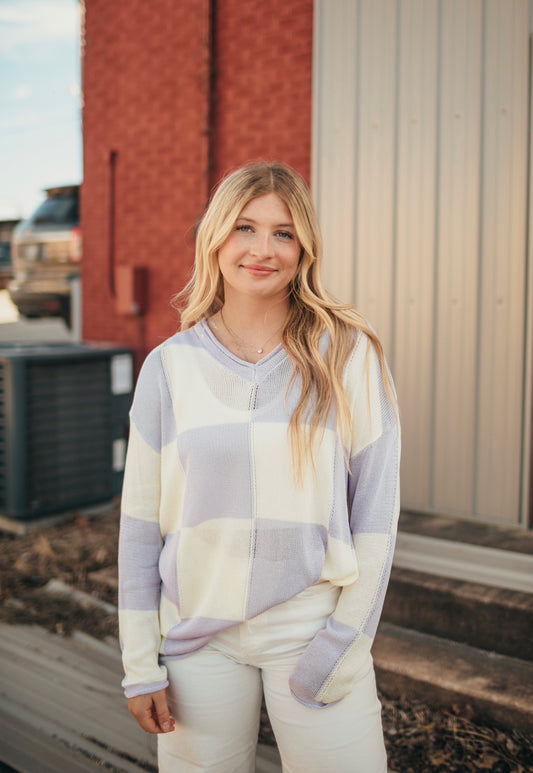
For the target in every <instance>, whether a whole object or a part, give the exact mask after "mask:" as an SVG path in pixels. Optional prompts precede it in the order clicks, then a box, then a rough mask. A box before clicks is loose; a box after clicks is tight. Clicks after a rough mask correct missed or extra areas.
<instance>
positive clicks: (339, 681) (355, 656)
mask: <svg viewBox="0 0 533 773" xmlns="http://www.w3.org/2000/svg"><path fill="white" fill-rule="evenodd" d="M335 617H336V615H335ZM371 646H372V639H371V638H370V637H369V636H367V635H366V634H362V635H361V637H360V638H359V639H358V641H357V644H356V645H354V646H353V647H352V648H351V649H349V650H348V653H347V654H346V655H345V656H344V658H343V659H342V660H341V662H340V664H339V665H338V666H337V668H336V669H335V671H334V672H333V674H332V675H331V679H330V680H329V681H328V682H327V683H326V684H325V685H324V687H323V688H322V690H320V692H319V693H318V695H317V696H316V697H317V700H319V701H322V702H323V703H333V701H338V700H341V698H344V696H345V695H348V693H349V692H350V691H351V689H352V687H353V684H354V681H355V679H356V678H357V672H358V671H359V670H360V669H361V668H362V667H363V666H364V665H365V664H366V662H367V659H368V653H369V652H370V648H371Z"/></svg>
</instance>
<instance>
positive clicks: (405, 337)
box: [313, 0, 531, 524]
mask: <svg viewBox="0 0 533 773" xmlns="http://www.w3.org/2000/svg"><path fill="white" fill-rule="evenodd" d="M530 5H531V3H530V0H440V2H439V1H438V0H423V1H422V0H336V2H334V3H332V2H328V1H327V0H317V1H316V3H315V43H316V45H315V61H314V146H313V156H314V160H313V163H314V181H313V186H314V190H315V193H316V199H317V206H318V210H319V217H320V220H321V224H322V228H323V231H324V239H325V244H326V249H327V255H328V257H329V260H328V263H327V265H326V266H325V271H324V277H325V280H326V284H327V285H328V286H329V287H330V288H331V290H332V291H333V292H335V293H336V294H337V295H339V296H341V297H343V298H344V299H348V300H351V301H354V302H355V303H356V305H357V306H358V308H359V309H360V310H361V311H362V312H363V313H365V314H366V315H367V316H368V318H369V320H370V321H371V322H372V324H374V325H375V327H376V328H377V330H378V332H379V333H380V335H381V337H382V339H383V342H384V344H385V347H386V350H387V352H388V355H389V358H390V360H391V363H392V366H393V371H394V376H395V380H396V384H397V388H398V392H399V396H400V402H401V410H402V416H403V427H404V456H403V471H402V491H403V493H402V504H403V507H404V508H405V509H412V510H420V511H426V512H436V513H447V514H452V515H457V516H464V517H472V516H473V517H477V518H479V519H480V520H484V521H497V522H500V523H508V524H517V523H519V521H520V512H521V499H520V491H521V483H522V467H523V466H524V468H525V467H526V465H525V464H524V465H523V459H522V448H523V443H524V437H523V432H524V426H525V422H526V413H525V411H524V374H525V372H526V358H525V340H526V316H527V315H526V311H527V309H526V302H527V292H526V287H527V279H528V276H527V220H528V217H527V212H528V148H529V133H530V123H529V93H530V78H529V70H530V61H529V38H530V32H529V30H530V10H531V9H530ZM527 388H528V389H530V388H531V385H530V384H529V385H528V387H527ZM526 447H528V444H526ZM522 504H524V503H522ZM522 510H523V511H524V512H525V510H526V507H525V505H524V506H523V507H522Z"/></svg>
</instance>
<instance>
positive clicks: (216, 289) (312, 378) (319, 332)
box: [174, 162, 393, 480]
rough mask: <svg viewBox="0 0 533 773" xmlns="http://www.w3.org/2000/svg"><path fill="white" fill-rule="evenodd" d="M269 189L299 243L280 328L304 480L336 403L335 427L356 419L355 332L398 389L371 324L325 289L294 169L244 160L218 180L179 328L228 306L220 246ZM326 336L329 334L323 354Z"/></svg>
mask: <svg viewBox="0 0 533 773" xmlns="http://www.w3.org/2000/svg"><path fill="white" fill-rule="evenodd" d="M267 193H276V194H277V195H278V196H279V197H280V198H281V199H283V201H284V202H285V204H286V205H287V207H288V208H289V211H290V213H291V216H292V219H293V222H294V227H295V229H296V234H297V236H298V239H299V241H300V244H301V246H302V254H301V257H300V262H299V266H298V271H297V273H296V276H295V278H294V279H293V281H292V283H291V286H290V296H289V313H288V315H287V319H286V321H285V326H284V328H283V332H282V342H283V346H284V349H285V351H286V352H287V354H288V356H289V357H290V359H291V361H292V364H293V368H294V370H293V379H292V381H291V384H293V383H294V382H296V381H298V382H299V384H300V387H301V392H300V396H299V400H298V403H297V405H296V408H295V410H294V412H293V414H292V416H291V419H290V423H289V437H290V441H291V448H292V452H293V459H294V463H295V472H296V476H297V479H298V480H302V476H303V469H304V463H305V460H306V459H310V460H311V462H313V455H312V449H313V446H314V441H315V438H316V437H317V434H319V433H320V432H323V431H324V428H325V426H326V422H327V420H328V417H329V416H330V413H331V411H332V410H333V409H334V408H336V411H337V426H338V429H339V431H340V432H341V435H342V437H344V438H345V437H347V436H348V433H349V427H350V418H351V417H350V408H349V404H348V399H347V396H346V394H345V390H344V386H343V375H344V370H345V367H346V364H347V361H348V359H349V357H350V354H351V353H352V351H353V347H354V342H355V338H356V334H357V331H362V332H364V333H366V335H367V336H368V337H369V338H370V339H371V342H372V344H373V346H374V349H375V351H376V353H377V356H378V358H379V362H380V365H381V370H382V374H383V381H384V385H385V390H386V392H387V395H388V396H389V398H390V399H391V400H392V399H393V397H392V395H393V388H392V384H391V380H390V377H389V375H388V370H387V367H386V363H385V357H384V354H383V347H382V345H381V343H380V341H379V339H378V337H377V336H376V334H375V333H374V331H373V330H372V328H371V327H370V326H369V325H368V323H367V322H366V320H365V319H364V317H363V316H362V315H361V314H360V313H359V312H358V311H356V309H355V308H354V307H353V306H352V305H350V304H345V303H340V302H339V301H337V300H335V299H334V298H333V297H332V296H330V295H329V294H328V293H327V292H326V290H325V289H324V287H323V286H322V282H321V279H320V264H321V261H322V239H321V236H320V230H319V227H318V222H317V218H316V214H315V209H314V206H313V202H312V199H311V194H310V191H309V188H308V187H307V185H306V183H305V181H304V180H303V178H302V177H301V176H300V175H299V174H298V173H297V172H296V171H294V169H291V168H290V167H289V166H287V165H286V164H281V163H266V162H265V163H264V162H261V163H254V164H247V165H245V166H243V167H241V168H239V169H237V170H236V171H234V172H233V173H232V174H230V175H229V176H228V177H226V178H225V179H224V180H223V181H222V182H221V183H220V185H219V187H218V188H217V190H216V191H215V193H214V195H213V197H212V199H211V201H210V203H209V205H208V207H207V210H206V212H205V215H204V217H203V218H202V221H201V223H200V225H199V227H198V231H197V235H196V258H195V266H194V273H193V276H192V278H191V280H190V281H189V283H188V284H187V286H186V287H185V288H184V290H183V291H182V292H181V293H179V294H178V295H177V296H175V298H174V303H175V305H176V306H178V307H179V304H180V303H181V301H182V299H184V298H185V299H186V305H185V307H184V308H182V309H181V329H182V330H186V329H187V328H189V327H192V325H195V324H196V323H197V322H199V321H200V320H201V319H204V318H206V317H209V316H211V315H212V314H215V313H216V312H217V311H218V310H219V309H220V308H221V307H222V306H223V305H224V285H223V282H222V276H221V273H220V270H219V267H218V250H219V249H220V247H221V246H222V245H223V244H224V242H225V241H226V239H227V238H228V236H229V234H230V232H231V231H232V229H233V227H234V225H235V222H236V220H237V218H238V217H239V215H240V213H241V211H242V209H243V208H244V207H245V206H246V204H247V203H248V202H249V201H251V200H252V199H255V198H257V197H258V196H263V195H264V194H267ZM324 333H327V334H328V346H327V348H326V351H325V352H324V351H323V343H322V342H323V337H324ZM321 344H322V346H321Z"/></svg>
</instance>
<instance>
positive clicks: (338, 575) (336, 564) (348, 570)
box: [320, 536, 359, 586]
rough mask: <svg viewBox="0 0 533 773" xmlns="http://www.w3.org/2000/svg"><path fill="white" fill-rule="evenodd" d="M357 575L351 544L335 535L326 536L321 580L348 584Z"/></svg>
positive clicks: (355, 559)
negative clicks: (336, 537)
mask: <svg viewBox="0 0 533 773" xmlns="http://www.w3.org/2000/svg"><path fill="white" fill-rule="evenodd" d="M358 577H359V568H358V566H357V558H356V556H355V551H354V549H353V546H352V545H351V544H350V545H347V544H346V543H345V542H342V540H339V539H335V537H331V536H330V537H328V549H327V553H326V559H325V561H324V567H323V569H322V575H321V578H320V579H321V580H329V582H331V583H333V585H339V586H342V585H350V584H352V583H353V582H355V580H357V578H358Z"/></svg>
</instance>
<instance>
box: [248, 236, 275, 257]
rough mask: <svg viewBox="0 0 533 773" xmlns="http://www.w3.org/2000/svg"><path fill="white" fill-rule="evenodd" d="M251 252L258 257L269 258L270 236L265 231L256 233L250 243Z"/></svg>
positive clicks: (270, 251)
mask: <svg viewBox="0 0 533 773" xmlns="http://www.w3.org/2000/svg"><path fill="white" fill-rule="evenodd" d="M252 254H253V255H256V256H257V257H258V258H269V257H271V255H272V238H271V235H270V234H269V233H267V232H265V233H257V234H256V236H255V239H254V240H253V244H252Z"/></svg>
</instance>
